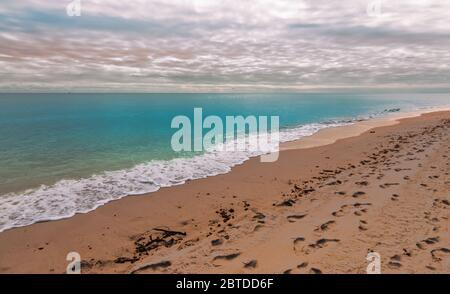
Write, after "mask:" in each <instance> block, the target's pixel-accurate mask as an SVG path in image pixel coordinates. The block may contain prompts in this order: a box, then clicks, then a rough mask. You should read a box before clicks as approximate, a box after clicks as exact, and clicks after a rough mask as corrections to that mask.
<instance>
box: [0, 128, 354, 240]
mask: <svg viewBox="0 0 450 294" xmlns="http://www.w3.org/2000/svg"><path fill="white" fill-rule="evenodd" d="M348 123H350V122H329V123H315V124H308V125H303V126H300V127H295V128H290V129H285V130H282V131H280V133H279V139H280V142H287V141H292V140H297V139H300V138H302V137H305V136H309V135H312V134H314V133H316V132H317V131H319V130H320V129H323V128H326V127H333V126H340V125H344V124H348ZM249 137H250V138H249ZM249 137H246V138H245V139H246V142H247V143H248V142H250V141H251V140H255V139H258V138H257V137H252V136H249ZM229 144H237V142H231V143H229ZM273 148H275V146H272V149H271V150H275V149H273ZM263 153H264V152H261V151H254V150H253V151H234V152H229V151H226V152H223V151H222V152H221V151H214V150H213V151H208V152H205V153H203V154H201V155H196V156H193V157H183V158H175V159H172V160H167V161H161V160H154V161H150V162H146V163H142V164H138V165H136V166H134V167H132V168H128V169H123V170H116V171H106V172H103V173H101V174H96V175H92V176H90V177H88V178H83V179H76V180H75V179H66V180H60V181H58V182H57V183H55V184H53V185H50V186H46V185H42V186H40V187H39V188H36V189H30V190H27V191H25V192H23V193H9V194H6V195H2V196H1V197H0V212H1V213H0V232H1V231H4V230H7V229H9V228H14V227H20V226H26V225H30V224H33V223H36V222H42V221H48V220H56V219H62V218H67V217H71V216H73V215H75V214H76V213H86V212H89V211H92V210H94V209H96V208H97V207H99V206H101V205H103V204H105V203H107V202H109V201H112V200H116V199H120V198H122V197H125V196H128V195H139V194H146V193H150V192H155V191H157V190H159V189H160V188H162V187H170V186H174V185H180V184H183V183H185V182H186V181H188V180H195V179H200V178H205V177H208V176H214V175H218V174H224V173H227V172H229V171H230V170H231V168H232V167H234V166H236V165H238V164H242V163H243V162H244V161H246V160H248V159H249V158H251V157H255V156H258V155H262V154H263Z"/></svg>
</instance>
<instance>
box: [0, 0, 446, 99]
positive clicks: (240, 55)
mask: <svg viewBox="0 0 450 294" xmlns="http://www.w3.org/2000/svg"><path fill="white" fill-rule="evenodd" d="M5 2H7V3H5ZM70 2H71V1H70V0H21V1H2V2H1V3H0V91H35V90H36V91H113V92H114V91H145V92H180V91H181V92H192V91H194V92H195V91H196V92H208V91H268V90H270V91H272V90H292V91H295V90H302V89H316V88H338V87H377V88H392V87H427V88H437V87H450V80H449V77H450V68H449V65H450V17H449V15H450V1H444V0H441V1H439V0H390V1H381V10H380V12H381V14H377V13H375V15H374V13H370V16H369V15H368V14H367V11H366V10H367V6H368V5H369V4H370V3H374V2H377V1H376V0H347V1H345V0H343V1H330V0H303V1H301V0H292V1H287V0H276V1H274V0H258V1H256V0H252V1H250V0H238V1H233V0H230V1H219V0H217V1H215V0H173V1H166V0H164V1H163V0H161V1H159V0H134V1H133V0H128V1H117V0H81V16H74V17H70V16H68V15H67V14H66V6H67V4H69V3H70ZM331 2H333V3H331Z"/></svg>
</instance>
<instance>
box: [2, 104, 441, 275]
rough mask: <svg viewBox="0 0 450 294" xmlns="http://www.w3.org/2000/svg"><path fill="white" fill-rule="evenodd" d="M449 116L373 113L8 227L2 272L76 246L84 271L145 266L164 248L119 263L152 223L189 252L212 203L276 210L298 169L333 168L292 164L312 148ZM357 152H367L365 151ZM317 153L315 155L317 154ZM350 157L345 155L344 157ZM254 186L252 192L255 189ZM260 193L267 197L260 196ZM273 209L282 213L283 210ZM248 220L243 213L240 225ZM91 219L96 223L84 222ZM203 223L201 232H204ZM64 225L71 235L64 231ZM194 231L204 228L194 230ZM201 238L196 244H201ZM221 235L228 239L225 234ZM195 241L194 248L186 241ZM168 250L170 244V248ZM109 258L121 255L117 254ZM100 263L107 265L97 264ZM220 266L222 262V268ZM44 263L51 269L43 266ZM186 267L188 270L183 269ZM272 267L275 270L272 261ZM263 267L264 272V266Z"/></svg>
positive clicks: (30, 268)
mask: <svg viewBox="0 0 450 294" xmlns="http://www.w3.org/2000/svg"><path fill="white" fill-rule="evenodd" d="M446 110H447V109H446ZM447 115H448V110H447V111H445V110H439V111H436V110H433V111H423V112H420V113H418V112H414V113H408V114H406V113H398V114H394V115H392V116H389V118H375V119H372V120H367V121H362V122H356V123H354V124H351V125H348V126H342V127H334V128H333V127H331V128H326V129H323V130H320V131H318V132H317V133H315V134H313V135H312V136H308V137H304V138H301V139H299V140H296V141H291V142H286V143H283V144H282V146H281V152H280V157H281V156H283V158H280V159H279V161H278V162H275V163H273V164H267V163H259V158H258V157H253V158H250V159H249V160H247V161H245V162H244V163H243V164H240V165H237V166H234V167H233V168H232V170H231V171H230V172H228V173H226V174H220V175H216V176H211V177H207V178H203V179H196V180H192V181H187V182H186V183H185V184H183V185H177V186H171V187H167V188H161V189H160V190H158V191H156V192H151V193H148V194H144V195H131V196H126V197H123V198H121V199H118V200H112V201H110V202H108V203H106V204H104V205H102V206H100V207H98V208H96V209H95V210H92V211H90V212H87V213H84V214H76V215H75V216H73V217H70V218H65V219H60V220H54V221H47V222H41V223H35V224H32V225H28V226H25V227H18V228H11V229H7V230H5V231H4V232H1V233H0V249H1V250H0V251H1V252H2V253H1V255H0V272H10V271H12V272H61V270H63V269H64V268H65V265H66V262H65V254H67V252H68V251H67V250H68V248H71V247H75V248H74V249H77V250H75V251H79V252H80V253H81V255H82V258H83V260H85V261H86V262H87V264H88V265H87V266H85V268H84V270H87V271H88V272H123V271H125V272H127V271H129V270H130V269H132V268H134V267H135V263H142V262H143V261H144V260H145V261H146V259H148V258H150V257H153V258H155V259H157V258H156V257H158V256H159V255H158V253H159V251H161V252H162V251H164V250H163V249H161V250H158V252H156V253H155V254H154V256H153V255H151V256H149V257H145V258H142V259H139V260H135V261H134V262H133V263H129V262H123V263H120V262H119V263H118V262H114V260H117V258H119V257H123V256H126V255H130V252H131V251H132V247H133V246H132V244H131V247H130V237H133V236H136V235H139V234H142V233H143V232H148V230H149V229H150V230H151V228H154V227H169V228H171V229H173V228H176V229H177V231H178V230H180V231H181V230H183V231H189V232H190V233H189V234H188V236H190V235H193V236H194V237H192V238H189V240H187V241H191V242H190V243H189V242H188V244H187V245H186V244H185V245H184V246H185V247H184V248H181V249H180V250H183V249H184V250H187V249H189V247H191V246H193V247H195V246H199V245H195V244H197V243H202V242H204V241H202V239H208V241H214V240H209V239H211V238H209V236H207V237H205V235H207V234H208V233H206V234H205V232H204V231H203V229H204V228H205V225H207V226H208V225H209V222H210V221H211V220H209V221H206V219H208V218H210V219H214V216H215V214H216V213H215V212H214V211H213V212H212V213H205V214H206V215H204V216H203V215H199V214H201V212H202V211H209V210H212V208H211V204H214V206H217V205H218V204H220V205H219V206H228V207H229V206H230V203H233V205H232V206H234V205H235V207H236V206H239V208H243V209H244V211H245V212H249V211H253V209H254V208H253V205H255V206H256V207H258V208H257V210H259V209H262V208H265V209H266V210H268V209H269V208H268V207H267V206H269V207H271V206H273V205H272V204H274V203H272V202H273V201H272V200H271V201H268V199H273V197H274V196H275V195H278V197H279V195H280V192H282V191H285V192H282V193H287V192H288V191H289V190H290V189H292V187H291V186H292V183H289V181H291V182H292V180H291V179H290V178H292V176H293V175H294V174H296V173H299V174H305V178H306V177H307V175H306V174H317V172H318V170H319V169H325V168H326V167H327V166H328V165H330V164H329V163H328V161H329V160H327V159H326V158H325V160H324V159H323V158H321V159H320V160H318V163H319V164H317V165H314V163H313V162H309V160H306V161H307V162H308V164H306V166H308V168H307V169H306V168H303V169H305V170H300V171H299V170H298V169H297V168H296V166H295V163H296V161H298V162H297V163H300V162H302V161H304V160H305V159H298V158H297V157H298V154H300V153H308V154H309V153H311V154H313V155H314V156H316V159H317V156H318V154H321V152H323V150H327V149H330V150H333V149H336V148H339V147H335V148H333V145H339V143H341V144H343V142H344V143H345V141H349V140H350V141H351V140H355V141H358V140H361V138H360V137H362V136H363V135H366V136H370V135H371V132H369V131H372V130H376V131H375V133H378V130H383V131H384V130H386V129H389V128H396V127H397V128H398V126H399V125H401V124H402V123H404V122H405V121H408V120H409V121H420V118H424V117H433V116H447ZM405 124H406V123H405ZM360 152H362V153H364V150H360ZM303 155H304V154H303ZM314 156H312V157H311V159H314ZM311 159H310V160H311ZM347 160H348V158H347V159H346V160H345V161H347ZM332 161H334V162H333V163H334V164H337V163H341V162H340V161H342V159H340V158H336V159H333V160H332ZM303 163H304V162H303ZM331 165H332V164H331ZM279 177H280V178H281V179H279ZM288 178H289V179H288ZM252 189H254V190H253V191H252ZM255 192H257V193H255ZM258 193H263V194H265V195H264V196H263V197H260V196H258ZM212 194H216V195H217V194H220V196H216V198H215V196H213V195H212ZM247 194H249V195H247ZM171 195H172V196H171ZM147 196H148V197H147ZM217 197H220V198H217ZM249 202H252V207H251V208H250V207H245V204H244V203H249ZM269 202H270V203H269ZM225 203H226V205H225ZM268 204H269V205H268ZM275 207H276V206H275ZM216 208H218V207H216ZM245 208H247V210H245ZM220 209H224V208H220ZM230 209H233V208H228V212H227V211H225V212H222V211H220V210H219V215H222V217H223V215H225V216H226V218H227V219H229V220H231V221H232V222H234V221H233V220H234V215H230V214H233V213H229V211H230ZM255 209H256V208H255ZM235 210H237V209H233V211H235ZM253 212H254V211H253ZM274 214H275V215H277V214H278V215H279V214H280V213H274ZM236 218H237V217H236ZM205 221H206V222H205ZM243 221H244V220H243V219H240V218H239V222H240V223H242V222H243ZM92 223H94V224H95V225H93V226H92V227H87V226H90V224H92ZM167 224H170V225H167ZM215 224H216V222H215ZM261 225H262V223H261ZM227 226H228V225H227ZM233 226H234V224H233V225H232V226H230V228H231V229H233ZM200 227H201V228H202V229H199V228H200ZM209 227H212V226H209ZM67 230H69V231H70V232H67ZM197 230H200V231H199V232H196V231H197ZM219 231H220V230H219ZM238 231H239V230H238ZM100 232H101V233H100ZM60 233H63V234H62V235H63V236H60ZM70 233H73V235H74V236H76V235H77V234H79V236H82V237H81V239H82V240H77V241H73V242H72V243H71V242H70V236H71V234H70ZM98 233H100V235H99V234H98ZM210 236H211V235H210ZM64 237H69V240H64ZM178 237H180V236H178ZM180 238H181V237H180ZM197 238H198V239H199V240H198V241H196V240H197ZM221 239H225V240H228V239H226V238H224V237H223V238H221ZM178 241H180V242H184V243H186V242H187V241H185V240H184V238H181V239H180V240H178V239H177V241H176V242H177V243H178ZM105 242H106V244H113V245H110V246H104V247H106V248H102V245H101V244H105ZM222 242H224V241H222ZM184 243H183V244H184ZM191 243H192V244H193V245H189V244H191ZM180 246H181V245H180ZM204 246H206V245H204ZM214 246H215V245H213V247H214ZM40 248H42V249H40ZM168 250H172V249H170V248H169V249H168ZM172 251H174V250H172ZM19 255H20V256H19ZM42 256H45V258H49V261H48V263H46V262H44V263H43V261H42ZM221 256H222V255H221ZM25 257H28V258H29V259H32V260H33V261H32V262H31V265H27V266H25V267H24V268H22V269H20V268H17V265H16V266H14V263H16V264H18V263H20V260H24V258H25ZM33 257H34V258H33ZM111 257H116V259H114V258H111ZM159 257H161V256H159ZM216 257H217V256H216ZM16 259H17V260H16ZM91 259H93V260H91ZM219 259H220V258H219ZM98 261H102V262H100V264H97V263H98ZM222 266H223V265H219V266H218V268H220V267H222ZM45 267H49V268H47V269H45ZM181 268H182V267H181ZM185 268H188V267H187V266H185ZM272 268H274V269H275V268H277V267H276V266H274V265H272ZM169 269H170V267H169V268H162V269H160V270H163V271H164V270H165V271H167V270H169ZM215 269H217V268H214V267H213V268H212V269H211V271H213V272H214V271H215ZM266 269H268V268H266ZM52 270H53V271H52ZM261 270H263V272H265V271H264V267H262V269H261ZM150 272H151V271H150Z"/></svg>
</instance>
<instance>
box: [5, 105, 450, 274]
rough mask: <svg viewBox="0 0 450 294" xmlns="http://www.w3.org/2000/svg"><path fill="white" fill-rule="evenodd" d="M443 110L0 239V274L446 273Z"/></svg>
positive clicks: (447, 119)
mask: <svg viewBox="0 0 450 294" xmlns="http://www.w3.org/2000/svg"><path fill="white" fill-rule="evenodd" d="M449 149H450V112H448V111H440V112H433V113H428V114H424V115H421V116H420V117H410V118H403V119H400V118H399V117H398V116H397V117H391V118H389V119H383V120H373V121H370V122H361V123H358V124H356V125H352V126H346V127H339V128H333V129H326V130H323V131H320V132H318V133H317V134H315V135H313V136H311V137H308V138H305V139H302V140H299V141H295V142H291V143H287V144H285V145H283V146H282V151H281V152H280V157H279V160H278V161H276V162H274V163H261V162H259V158H253V159H251V160H249V161H247V162H245V163H244V164H242V165H240V166H236V167H235V168H233V170H232V171H231V172H230V173H228V174H225V175H219V176H215V177H210V178H206V179H200V180H195V181H190V182H188V183H186V184H184V185H180V186H176V187H170V188H164V189H161V190H160V191H158V192H155V193H151V194H148V195H141V196H129V197H126V198H123V199H120V200H117V201H113V202H110V203H108V204H106V205H104V206H102V207H100V208H98V209H96V210H95V211H92V212H89V213H86V214H78V215H76V216H74V217H72V218H69V219H64V220H58V221H51V222H44V223H38V224H34V225H30V226H26V227H22V228H15V229H11V230H8V231H5V232H2V233H0V272H1V273H63V272H65V269H66V266H67V264H68V261H66V255H67V254H68V253H69V252H71V251H76V252H78V253H79V254H80V255H81V258H82V260H83V261H82V272H83V273H365V272H366V268H367V265H368V261H367V260H366V257H367V254H368V253H369V252H377V253H378V254H380V256H381V271H382V272H383V273H449V272H450V245H449V244H450V236H449V224H450V221H449V217H450V203H449V201H450V175H449V172H450V166H449V164H450V161H449V160H448V156H450V155H449V154H450V152H449Z"/></svg>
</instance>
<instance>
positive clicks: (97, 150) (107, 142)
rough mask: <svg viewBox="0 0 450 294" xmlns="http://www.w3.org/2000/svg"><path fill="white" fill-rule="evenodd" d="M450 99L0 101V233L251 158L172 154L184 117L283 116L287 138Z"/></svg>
mask: <svg viewBox="0 0 450 294" xmlns="http://www.w3.org/2000/svg"><path fill="white" fill-rule="evenodd" d="M449 105H450V96H449V94H436V93H432V94H430V93H428V94H425V93H408V94H407V93H389V94H386V93H385V94H376V93H371V94H361V93H305V94H293V93H289V94H274V93H270V94H0V231H3V230H5V229H8V228H12V227H17V226H24V225H28V224H32V223H35V222H38V221H45V220H52V219H60V218H66V217H70V216H73V215H74V214H75V213H84V212H88V211H91V210H93V209H95V208H96V207H98V206H100V205H102V204H105V203H107V202H109V201H111V200H114V199H118V198H121V197H124V196H127V195H133V194H134V195H135V194H143V193H148V192H153V191H156V190H158V189H159V188H161V187H168V186H172V185H178V184H182V183H184V182H185V181H186V180H191V179H198V178H203V177H207V176H212V175H217V174H221V173H226V172H228V171H229V170H230V169H231V167H233V166H235V165H237V164H240V163H242V162H244V161H245V160H247V159H248V158H249V157H251V156H254V155H256V154H254V153H246V152H235V153H230V152H225V153H215V152H206V153H204V152H203V153H202V152H181V153H177V152H174V151H173V150H172V148H171V145H170V142H171V137H172V135H173V133H174V132H175V131H176V130H174V129H172V128H171V120H172V119H173V117H175V116H177V115H186V116H188V117H190V118H192V117H193V109H194V108H195V107H201V108H202V109H203V115H204V116H207V115H216V116H219V117H222V118H224V117H225V116H230V115H231V116H237V115H242V116H248V115H255V116H279V119H280V127H281V132H280V137H281V139H282V141H289V140H295V139H299V138H301V137H303V136H308V135H311V134H313V133H315V132H317V131H318V130H320V129H322V128H325V127H330V126H336V125H341V124H348V123H352V122H354V121H355V120H360V119H367V118H370V117H374V116H383V115H386V114H388V113H391V112H396V111H401V112H403V111H413V110H420V109H427V108H430V107H436V106H449Z"/></svg>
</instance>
